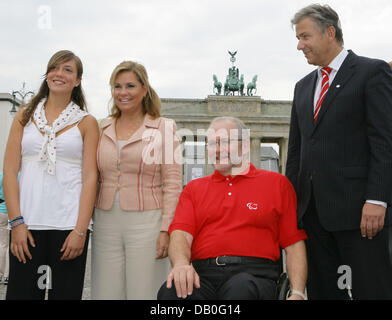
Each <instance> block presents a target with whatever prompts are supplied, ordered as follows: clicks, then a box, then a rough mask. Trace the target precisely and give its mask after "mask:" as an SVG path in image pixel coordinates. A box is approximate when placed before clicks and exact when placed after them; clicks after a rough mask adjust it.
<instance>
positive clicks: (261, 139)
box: [162, 95, 291, 174]
mask: <svg viewBox="0 0 392 320" xmlns="http://www.w3.org/2000/svg"><path fill="white" fill-rule="evenodd" d="M290 113H291V101H274V100H263V99H261V97H260V96H230V95H228V96H221V95H209V96H208V97H207V98H206V99H162V114H163V116H164V117H168V118H171V119H174V120H175V121H176V124H177V130H179V131H180V130H181V129H186V132H188V133H192V134H193V137H189V134H188V135H187V137H186V141H192V140H193V141H195V142H197V141H199V142H205V138H206V137H205V136H200V135H199V136H198V130H199V132H200V129H204V130H207V129H208V126H209V123H210V122H211V120H212V119H213V118H215V117H219V116H234V117H238V118H240V119H241V120H242V121H244V123H245V124H246V125H247V127H248V128H249V129H250V135H251V136H250V140H251V161H252V163H253V164H254V165H255V166H256V167H259V164H260V154H261V149H260V148H261V143H277V144H278V145H279V171H280V172H281V173H284V172H285V165H286V159H287V147H288V137H289V126H290ZM205 154H206V153H205ZM206 163H207V161H206ZM205 172H206V174H210V173H211V172H212V168H211V166H207V167H206V169H205Z"/></svg>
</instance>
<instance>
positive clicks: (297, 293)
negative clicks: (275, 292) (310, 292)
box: [287, 289, 308, 300]
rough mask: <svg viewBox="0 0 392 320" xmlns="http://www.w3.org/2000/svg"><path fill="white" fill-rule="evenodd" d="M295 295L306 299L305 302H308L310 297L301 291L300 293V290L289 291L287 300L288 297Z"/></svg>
mask: <svg viewBox="0 0 392 320" xmlns="http://www.w3.org/2000/svg"><path fill="white" fill-rule="evenodd" d="M293 294H295V295H297V296H300V297H301V298H302V299H304V300H307V299H308V297H307V296H306V295H305V294H304V293H303V292H301V291H298V290H291V289H290V290H289V292H288V293H287V298H288V297H290V296H292V295H293Z"/></svg>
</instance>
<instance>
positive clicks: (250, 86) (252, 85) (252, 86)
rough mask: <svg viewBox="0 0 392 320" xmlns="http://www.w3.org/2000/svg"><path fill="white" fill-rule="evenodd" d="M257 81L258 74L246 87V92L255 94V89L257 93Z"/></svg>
mask: <svg viewBox="0 0 392 320" xmlns="http://www.w3.org/2000/svg"><path fill="white" fill-rule="evenodd" d="M256 81H257V75H256V76H254V77H253V79H252V82H249V83H248V87H247V89H246V93H247V95H248V96H253V90H255V93H256V91H257V88H256Z"/></svg>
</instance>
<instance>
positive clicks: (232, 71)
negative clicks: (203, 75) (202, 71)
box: [213, 51, 257, 96]
mask: <svg viewBox="0 0 392 320" xmlns="http://www.w3.org/2000/svg"><path fill="white" fill-rule="evenodd" d="M228 52H229V55H230V61H231V63H232V66H231V68H229V71H228V75H227V76H226V81H225V83H224V84H223V94H224V95H225V96H228V95H232V96H234V95H236V93H237V95H238V96H243V95H244V94H245V93H244V87H245V83H244V75H243V74H241V77H240V76H239V74H240V70H239V69H238V68H237V67H236V66H235V65H234V62H235V61H236V58H235V55H236V54H237V51H235V52H231V51H228ZM213 80H214V89H213V91H214V93H215V94H216V95H220V94H221V89H222V83H221V82H219V81H218V78H217V76H216V75H215V74H214V75H213ZM256 81H257V76H254V77H253V80H252V82H249V83H248V86H247V90H246V93H247V95H248V96H252V95H253V90H254V92H255V93H256Z"/></svg>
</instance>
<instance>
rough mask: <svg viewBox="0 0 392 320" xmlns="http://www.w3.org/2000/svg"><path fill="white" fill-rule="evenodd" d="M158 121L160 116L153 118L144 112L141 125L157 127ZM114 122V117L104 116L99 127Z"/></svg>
mask: <svg viewBox="0 0 392 320" xmlns="http://www.w3.org/2000/svg"><path fill="white" fill-rule="evenodd" d="M159 121H160V117H158V118H156V119H153V118H152V117H151V116H150V115H149V114H148V113H146V114H145V116H144V120H143V125H144V126H145V127H151V128H156V129H158V127H159ZM115 123H116V118H112V117H110V118H105V119H102V120H101V128H102V129H105V128H107V127H108V126H111V125H114V124H115Z"/></svg>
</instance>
